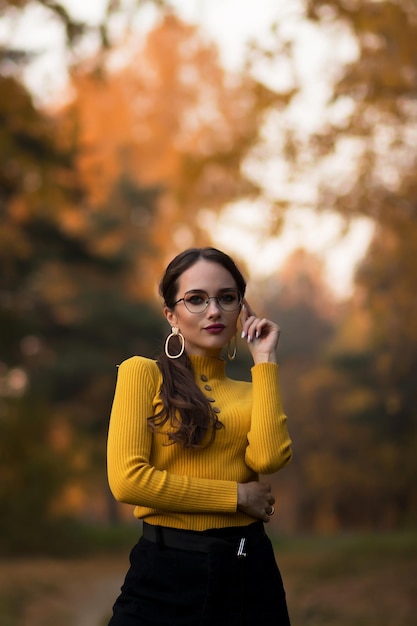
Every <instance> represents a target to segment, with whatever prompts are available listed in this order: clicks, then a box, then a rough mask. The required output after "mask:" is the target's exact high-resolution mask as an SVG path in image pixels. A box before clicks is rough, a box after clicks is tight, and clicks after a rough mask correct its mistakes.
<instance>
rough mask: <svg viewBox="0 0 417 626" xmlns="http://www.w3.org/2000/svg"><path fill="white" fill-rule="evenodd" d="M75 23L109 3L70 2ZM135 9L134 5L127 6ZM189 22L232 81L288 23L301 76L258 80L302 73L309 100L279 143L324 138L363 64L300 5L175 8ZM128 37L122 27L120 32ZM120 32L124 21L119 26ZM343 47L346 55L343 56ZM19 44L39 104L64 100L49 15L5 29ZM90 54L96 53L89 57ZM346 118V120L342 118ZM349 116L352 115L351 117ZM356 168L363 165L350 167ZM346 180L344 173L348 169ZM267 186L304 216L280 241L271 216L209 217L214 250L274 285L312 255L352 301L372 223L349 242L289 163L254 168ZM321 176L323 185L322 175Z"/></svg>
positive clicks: (148, 21)
mask: <svg viewBox="0 0 417 626" xmlns="http://www.w3.org/2000/svg"><path fill="white" fill-rule="evenodd" d="M61 1H62V2H63V4H65V5H66V6H67V7H68V8H69V9H70V11H71V14H72V15H73V16H75V17H78V18H80V19H81V20H89V21H92V22H93V23H95V22H97V21H98V20H99V19H100V16H101V14H102V11H103V7H104V6H105V5H106V4H107V3H106V0H94V2H87V1H86V0H61ZM124 4H125V6H126V7H128V6H129V4H130V5H133V0H124ZM172 4H173V5H174V6H175V8H176V10H177V12H178V13H179V15H180V16H181V17H182V18H183V19H185V20H187V21H191V22H195V23H198V24H199V25H200V27H201V28H202V29H203V32H205V33H206V34H207V37H209V38H211V39H214V40H215V41H216V42H217V44H218V46H219V50H220V55H221V59H222V62H223V64H224V65H225V66H226V67H227V68H228V69H230V70H231V71H233V70H236V69H238V68H239V66H240V64H241V63H242V59H243V50H244V46H245V45H246V43H247V41H248V40H250V39H259V40H261V41H263V42H267V41H268V37H269V28H270V26H271V24H272V23H273V22H274V21H277V22H278V23H279V25H280V26H279V27H280V33H281V35H282V36H283V37H286V38H288V39H289V40H291V41H294V42H295V60H294V66H293V67H292V68H289V67H288V66H283V65H281V66H280V67H279V68H278V67H276V66H268V67H267V66H265V65H263V66H258V68H257V72H258V76H259V77H261V78H262V80H264V81H265V83H266V84H268V85H270V86H273V87H282V86H288V85H290V84H291V80H292V75H291V73H292V72H295V73H296V76H297V79H298V80H299V81H300V82H301V83H302V85H303V89H302V95H301V97H300V98H299V99H298V101H296V103H295V105H294V106H293V107H292V110H291V111H289V112H287V113H286V117H285V119H281V120H279V121H278V122H276V123H274V127H273V129H272V132H271V133H270V134H271V136H274V137H275V141H278V140H279V139H277V137H278V136H279V130H280V124H283V123H284V124H295V125H297V128H299V129H300V130H304V131H305V132H306V133H308V132H309V131H311V130H312V129H314V127H315V124H317V120H321V119H322V117H323V112H324V107H325V104H326V98H327V95H328V93H329V88H330V87H329V85H330V81H331V79H332V76H333V74H332V67H331V66H330V64H329V55H330V56H331V58H332V59H333V67H334V69H333V72H335V71H337V67H338V65H337V64H338V63H343V62H345V61H348V60H350V59H352V58H353V57H354V54H355V48H354V45H353V43H352V40H351V38H349V34H348V33H344V32H336V33H335V32H329V33H328V36H326V37H324V36H323V33H322V32H320V33H319V32H318V31H317V29H315V28H314V27H313V26H312V25H311V24H307V23H306V22H305V21H303V20H302V19H301V17H302V11H301V2H300V0H291V2H289V1H288V0H173V2H172ZM139 15H140V20H141V22H140V24H137V28H139V29H143V30H146V29H147V28H149V27H150V26H151V25H152V21H153V19H154V15H155V14H154V10H153V8H152V6H151V5H149V6H148V7H146V8H145V10H144V9H142V10H141V11H140V12H139ZM120 26H121V27H122V24H120ZM114 28H115V31H116V32H117V28H118V23H117V20H116V21H115V24H114ZM335 38H337V46H335ZM5 40H7V41H8V42H10V41H11V40H13V41H14V42H15V43H17V44H18V45H19V44H21V45H26V46H27V45H28V42H30V47H31V48H32V49H33V50H36V51H38V52H39V53H40V54H39V55H38V58H37V61H36V62H35V63H33V64H32V66H31V68H30V71H29V72H28V73H27V75H26V76H25V79H26V82H27V84H28V85H29V87H30V88H31V89H32V91H34V92H35V93H36V94H37V96H38V98H39V100H40V101H41V102H42V101H43V102H49V101H51V100H53V99H54V98H56V97H57V96H58V95H59V94H60V93H63V92H64V90H65V86H66V80H67V75H66V72H65V63H64V59H65V54H66V52H65V46H64V40H63V35H62V32H61V31H60V30H59V29H58V28H57V27H56V26H54V25H53V24H52V23H49V24H48V23H45V13H44V12H43V11H42V10H41V9H40V8H34V9H32V10H31V11H29V12H28V13H27V17H26V19H25V20H19V21H16V22H15V23H8V24H5V23H4V21H3V22H1V21H0V41H5ZM94 46H95V42H94V41H93V40H91V41H90V42H87V43H86V45H85V48H84V50H83V52H84V53H85V54H88V53H89V52H92V51H93V50H94ZM89 48H90V49H89ZM336 114H337V112H336ZM342 114H343V112H342ZM346 156H347V155H342V157H341V159H339V161H340V163H341V164H342V165H341V166H340V164H339V166H338V164H337V162H335V164H334V167H335V170H334V175H335V176H336V175H339V177H340V179H341V182H343V177H345V178H346V177H348V176H349V175H350V174H351V173H350V172H349V170H348V168H347V166H346V164H347V163H349V158H346ZM350 162H353V160H352V159H350ZM338 167H339V170H340V171H338V169H337V168H338ZM252 174H253V176H254V178H255V179H256V180H257V182H261V183H262V185H263V186H264V187H265V189H266V190H267V194H268V196H269V197H270V198H271V199H274V198H282V194H283V193H284V194H285V195H286V197H287V198H288V199H290V201H291V200H292V199H293V200H294V207H293V208H292V209H291V210H290V211H289V212H288V215H287V218H286V222H285V226H284V229H283V231H282V233H281V234H280V236H279V237H278V238H270V237H268V236H267V235H266V233H265V220H264V219H263V215H264V207H262V206H255V205H248V204H241V203H239V204H236V205H230V206H229V207H226V208H225V210H224V212H223V213H222V215H221V216H220V217H219V218H214V216H209V217H208V216H207V215H205V216H204V219H207V217H208V225H209V227H210V232H211V233H212V234H213V233H214V243H215V245H217V246H218V247H223V248H225V249H227V250H228V251H229V252H231V253H234V252H235V253H240V252H241V251H242V249H244V250H245V254H246V255H248V256H249V257H250V266H251V268H252V274H253V276H255V277H258V276H259V277H263V276H267V275H268V274H270V273H272V272H274V273H275V272H276V271H277V268H279V266H280V265H281V264H282V263H283V262H284V261H285V259H286V257H287V256H288V254H290V253H291V251H292V250H294V249H296V248H299V247H304V248H305V249H307V250H309V251H311V252H314V253H315V254H317V255H318V256H320V257H321V258H323V260H324V267H325V278H326V279H327V282H328V284H329V286H330V287H331V288H332V290H333V291H334V293H335V295H336V296H338V297H340V298H345V297H348V296H349V294H350V292H351V288H352V276H353V272H354V269H355V267H356V265H357V263H358V261H359V260H360V259H361V258H362V256H363V255H364V253H365V251H366V249H367V246H368V244H369V241H370V238H371V236H372V231H373V227H372V224H371V222H370V221H368V220H365V219H362V220H355V221H354V222H352V225H351V227H350V229H348V231H347V232H344V224H343V221H342V220H341V218H340V217H339V216H337V215H336V214H334V213H332V212H331V211H324V212H323V213H320V214H317V213H315V212H314V211H313V210H312V209H311V208H310V206H309V205H311V200H309V199H311V198H314V196H315V194H316V193H317V184H318V181H317V180H314V179H310V180H308V181H298V184H297V185H294V184H293V185H292V186H291V185H289V183H288V179H289V176H288V170H287V169H286V164H285V162H283V161H282V160H281V161H278V160H275V161H274V160H271V162H270V163H269V165H268V166H267V167H263V168H262V169H261V171H259V172H257V171H256V167H253V168H252ZM316 174H318V175H319V173H318V172H317V173H316Z"/></svg>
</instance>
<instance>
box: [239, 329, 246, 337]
mask: <svg viewBox="0 0 417 626" xmlns="http://www.w3.org/2000/svg"><path fill="white" fill-rule="evenodd" d="M245 334H246V333H245V331H244V330H242V334H241V335H240V338H241V339H243V338H244V337H245Z"/></svg>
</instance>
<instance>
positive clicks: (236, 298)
mask: <svg viewBox="0 0 417 626" xmlns="http://www.w3.org/2000/svg"><path fill="white" fill-rule="evenodd" d="M217 302H218V303H219V307H220V308H221V309H223V311H236V309H238V308H239V305H240V293H239V292H238V291H235V290H234V289H231V290H230V291H225V292H224V293H222V294H221V296H219V297H218V298H217Z"/></svg>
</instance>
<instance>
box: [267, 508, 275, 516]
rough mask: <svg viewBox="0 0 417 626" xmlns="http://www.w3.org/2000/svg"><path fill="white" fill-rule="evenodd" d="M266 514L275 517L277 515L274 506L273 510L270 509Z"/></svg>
mask: <svg viewBox="0 0 417 626" xmlns="http://www.w3.org/2000/svg"><path fill="white" fill-rule="evenodd" d="M265 513H266V514H267V515H269V516H271V515H273V514H274V513H275V509H274V507H273V506H271V508H270V509H269V511H265Z"/></svg>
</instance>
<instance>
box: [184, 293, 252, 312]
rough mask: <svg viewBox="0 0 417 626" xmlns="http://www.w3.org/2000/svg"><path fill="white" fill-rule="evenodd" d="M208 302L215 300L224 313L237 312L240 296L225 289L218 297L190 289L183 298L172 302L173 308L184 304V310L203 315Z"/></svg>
mask: <svg viewBox="0 0 417 626" xmlns="http://www.w3.org/2000/svg"><path fill="white" fill-rule="evenodd" d="M210 300H216V302H217V305H218V306H219V307H220V308H221V309H222V311H226V313H231V312H232V311H237V310H238V308H239V307H240V305H241V304H242V296H241V294H240V293H239V292H238V290H237V289H225V290H224V291H222V293H221V294H220V295H219V296H209V295H208V293H207V292H206V291H201V290H199V289H192V290H191V291H187V292H186V293H185V294H184V297H183V298H180V299H179V300H177V301H176V302H174V306H175V305H176V304H178V303H179V302H184V306H185V308H186V309H187V310H188V311H189V312H190V313H204V311H205V310H206V309H207V307H208V305H209V303H210Z"/></svg>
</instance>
